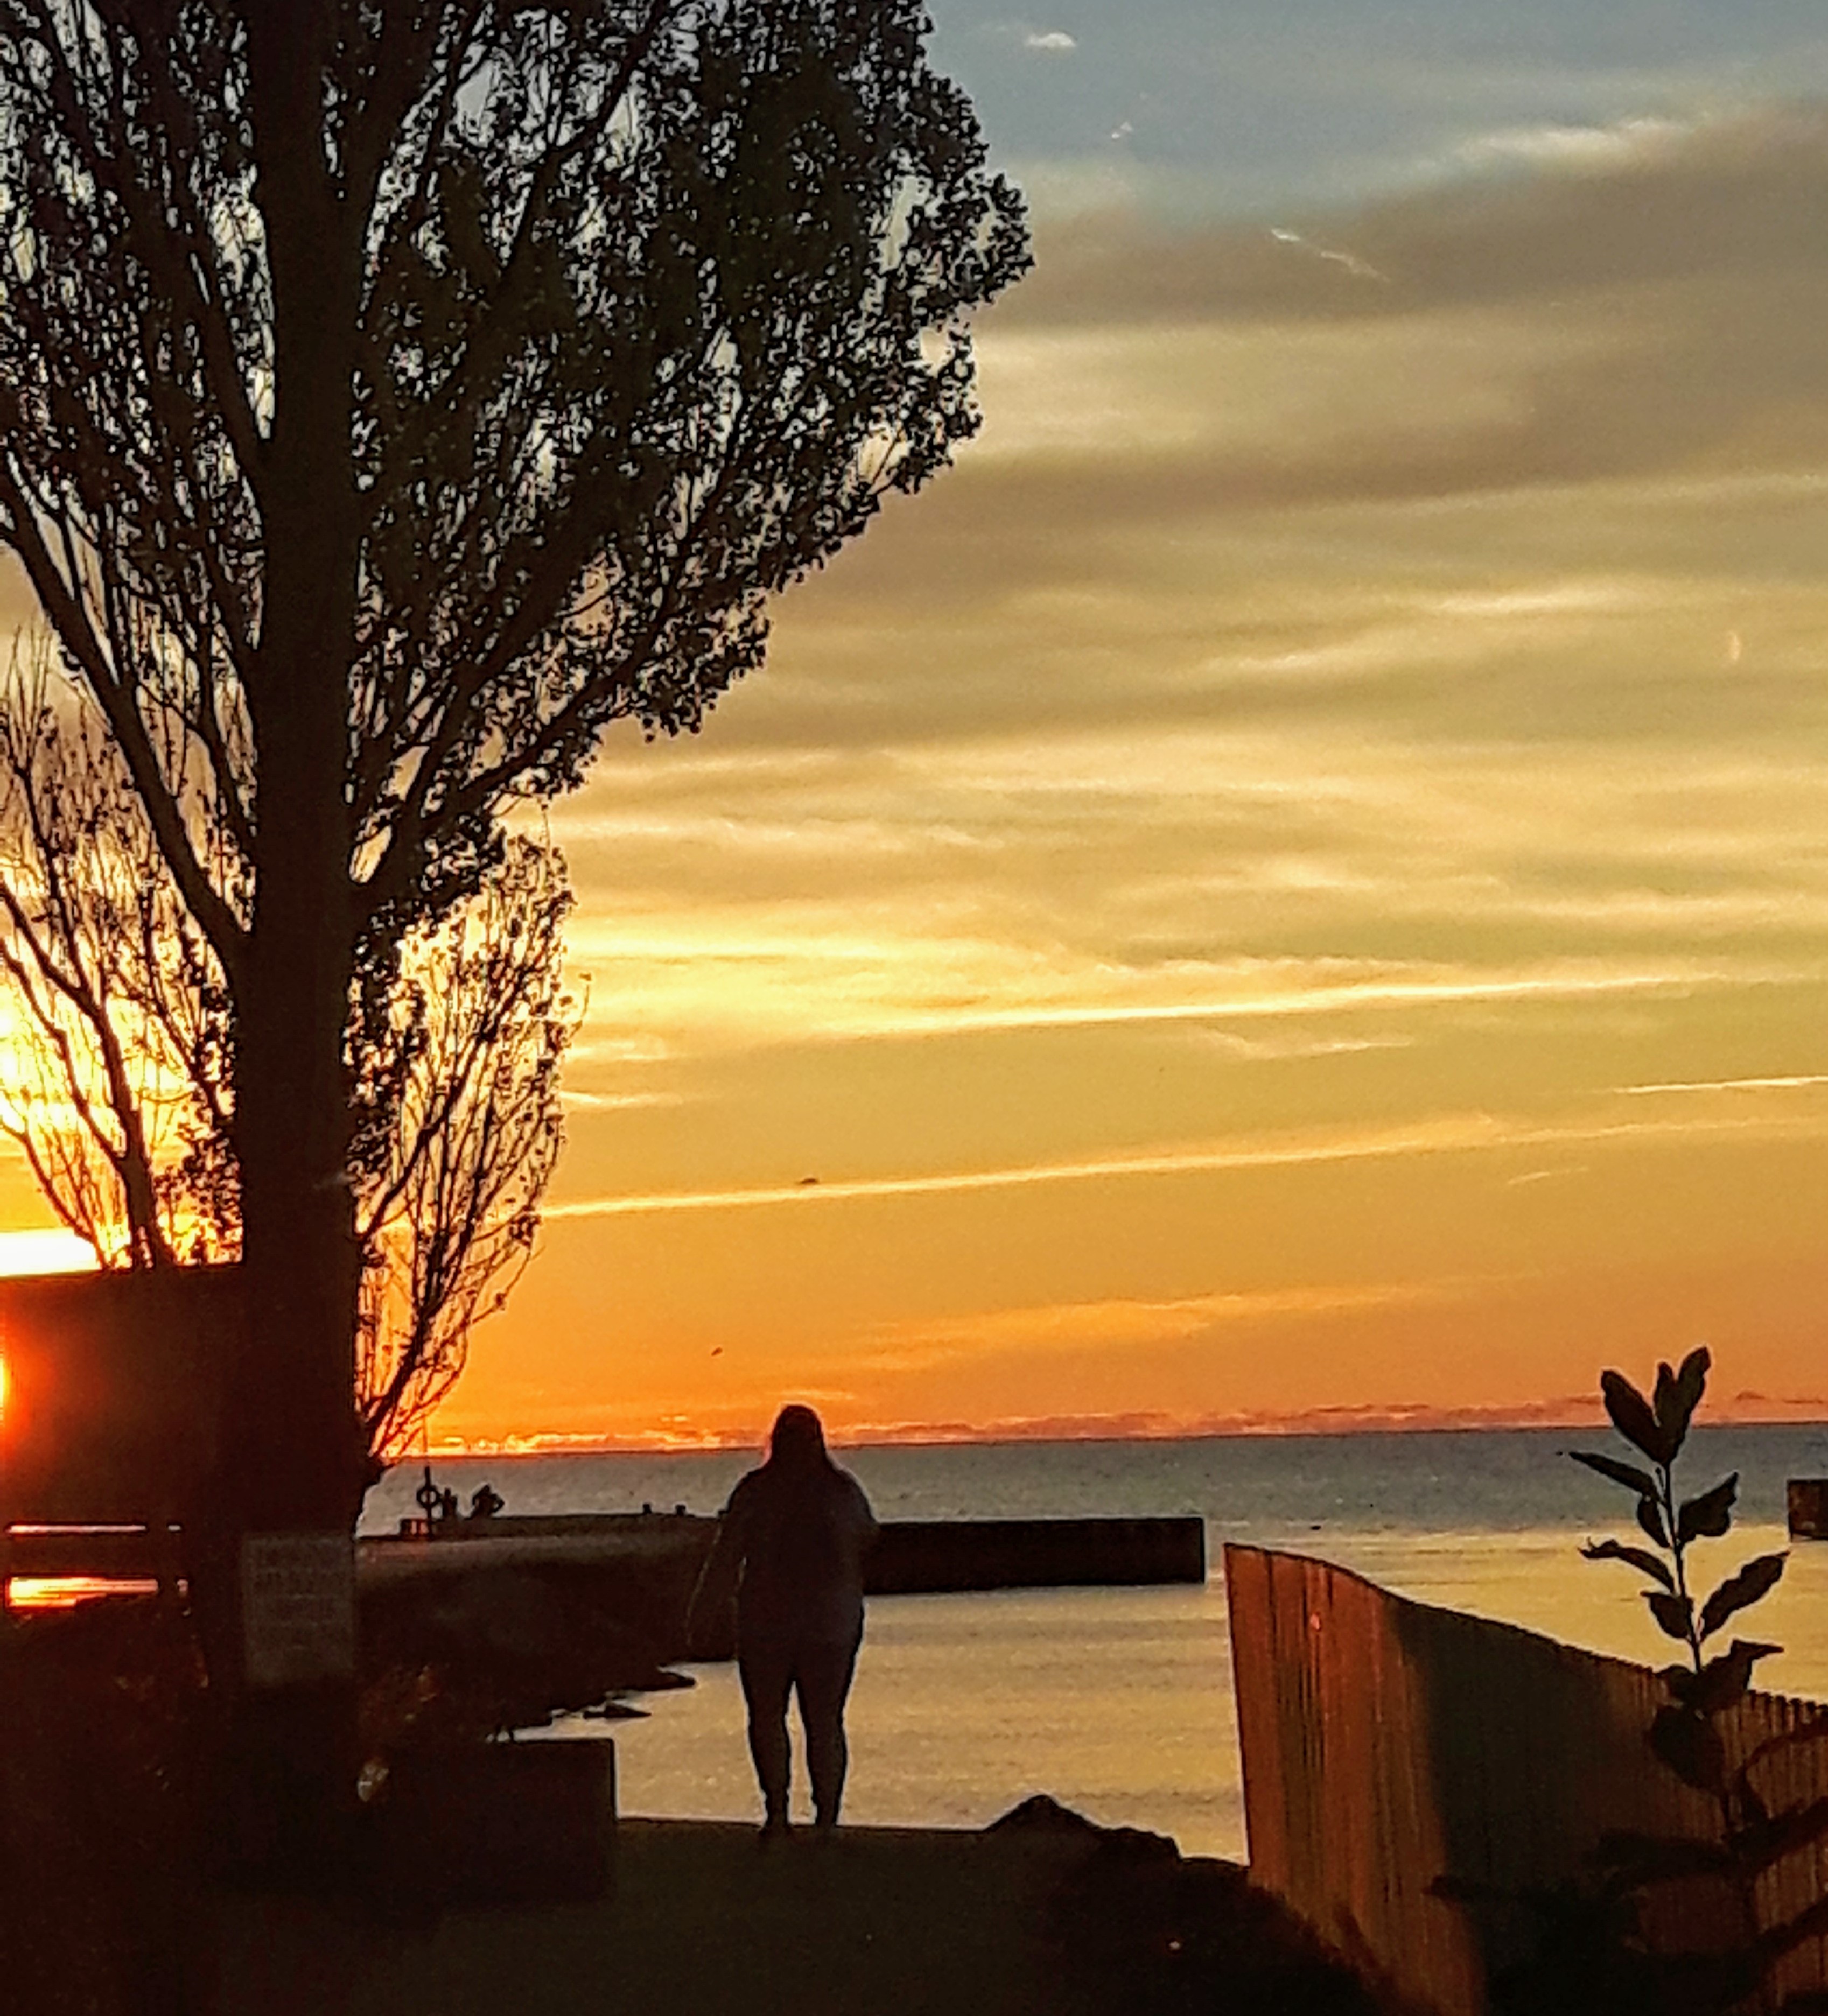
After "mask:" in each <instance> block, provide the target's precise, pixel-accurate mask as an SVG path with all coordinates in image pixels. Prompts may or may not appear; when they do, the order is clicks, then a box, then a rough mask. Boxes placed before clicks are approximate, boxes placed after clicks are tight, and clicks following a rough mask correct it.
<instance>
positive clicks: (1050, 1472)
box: [365, 1426, 1828, 1856]
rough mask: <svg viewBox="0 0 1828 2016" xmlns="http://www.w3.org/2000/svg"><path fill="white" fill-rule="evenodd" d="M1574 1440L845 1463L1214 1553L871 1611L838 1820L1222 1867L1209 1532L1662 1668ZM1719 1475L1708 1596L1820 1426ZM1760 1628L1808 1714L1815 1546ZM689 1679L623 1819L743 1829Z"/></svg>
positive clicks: (859, 1458)
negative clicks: (1112, 1830) (1589, 1543)
mask: <svg viewBox="0 0 1828 2016" xmlns="http://www.w3.org/2000/svg"><path fill="white" fill-rule="evenodd" d="M1577 1447H1585V1448H1599V1449H1613V1453H1618V1454H1622V1453H1624V1452H1623V1450H1622V1449H1621V1448H1620V1447H1619V1446H1618V1445H1617V1444H1616V1443H1615V1442H1613V1438H1610V1436H1609V1435H1605V1434H1603V1433H1599V1432H1595V1433H1587V1434H1583V1433H1581V1432H1580V1431H1574V1430H1569V1429H1552V1430H1541V1429H1527V1430H1487V1431H1482V1432H1480V1433H1476V1434H1409V1435H1339V1436H1321V1435H1311V1436H1310V1435H1304V1436H1291V1437H1286V1438H1229V1437H1228V1438H1213V1439H1208V1440H1202V1441H1196V1442H1041V1443H1034V1442H1029V1443H1001V1444H975V1445H961V1446H955V1445H946V1446H936V1447H925V1448H892V1449H854V1450H850V1451H848V1452H840V1457H841V1460H842V1461H843V1462H844V1463H845V1464H846V1465H847V1466H848V1467H849V1468H851V1469H852V1470H853V1471H855V1472H856V1475H857V1477H858V1478H859V1479H860V1481H861V1482H862V1483H863V1485H864V1489H866V1490H867V1492H869V1494H870V1496H871V1500H872V1501H873V1503H874V1505H875V1507H876V1510H877V1512H878V1516H879V1517H883V1518H885V1519H897V1518H900V1519H946V1518H1083V1517H1098V1516H1100V1515H1103V1516H1120V1515H1123V1516H1131V1517H1136V1516H1146V1515H1151V1514H1177V1513H1189V1512H1191V1513H1197V1514H1199V1515H1200V1516H1201V1517H1203V1518H1204V1519H1205V1521H1206V1529H1207V1535H1208V1552H1209V1558H1210V1562H1211V1575H1210V1579H1209V1580H1208V1582H1207V1583H1206V1586H1205V1587H1204V1588H1203V1589H1195V1588H1185V1589H1176V1588H1168V1589H1061V1590H1045V1591H1022V1590H1017V1591H1010V1592H1006V1593H995V1594H990V1595H978V1596H905V1597H877V1598H875V1599H874V1600H872V1601H871V1604H870V1613H869V1623H868V1627H867V1635H866V1637H865V1640H864V1654H863V1658H862V1660H861V1661H860V1665H859V1668H858V1673H857V1681H856V1691H855V1693H854V1694H853V1697H852V1707H851V1712H850V1717H849V1726H850V1733H851V1754H852V1764H851V1783H850V1790H849V1794H848V1795H847V1799H846V1813H847V1814H848V1816H849V1817H850V1818H852V1819H853V1820H858V1821H875V1822H882V1823H903V1824H914V1825H924V1826H964V1827H979V1826H982V1825H983V1823H985V1822H986V1821H987V1820H993V1819H994V1818H995V1817H996V1816H997V1814H998V1813H1003V1812H1005V1811H1006V1810H1007V1809H1008V1808H1009V1807H1011V1805H1015V1803H1016V1802H1017V1801H1018V1800H1019V1799H1021V1798H1025V1797H1026V1795H1028V1794H1029V1793H1030V1792H1033V1791H1046V1792H1051V1794H1053V1795H1054V1796H1055V1798H1059V1799H1061V1800H1062V1801H1064V1802H1065V1803H1066V1804H1067V1805H1072V1806H1074V1807H1076V1808H1077V1809H1079V1810H1080V1811H1081V1812H1083V1813H1087V1814H1089V1815H1091V1816H1092V1817H1093V1818H1094V1819H1096V1820H1101V1821H1104V1822H1105V1823H1109V1824H1112V1825H1123V1826H1130V1827H1147V1828H1149V1829H1151V1830H1152V1831H1156V1832H1157V1833H1161V1834H1171V1835H1173V1836H1174V1838H1175V1839H1176V1840H1177V1841H1179V1843H1180V1844H1181V1848H1182V1849H1183V1850H1184V1852H1187V1853H1188V1854H1197V1855H1227V1856H1242V1854H1243V1852H1244V1829H1243V1813H1242V1800H1241V1795H1240V1787H1239V1780H1238V1748H1237V1734H1236V1730H1235V1724H1234V1721H1233V1717H1232V1710H1231V1668H1230V1646H1229V1642H1228V1636H1227V1629H1226V1618H1225V1600H1224V1585H1223V1582H1222V1579H1221V1578H1220V1548H1221V1547H1222V1546H1223V1544H1224V1542H1226V1541H1227V1540H1242V1541H1249V1542H1251V1543H1257V1544H1259V1545H1263V1546H1277V1547H1289V1548H1294V1549H1297V1550H1301V1551H1303V1552H1306V1553H1313V1554H1317V1555H1319V1556H1321V1557H1325V1559H1327V1560H1329V1561H1338V1562H1340V1563H1342V1564H1344V1565H1345V1566H1347V1567H1349V1568H1356V1569H1357V1570H1358V1571H1360V1572H1361V1573H1362V1574H1365V1575H1369V1576H1370V1577H1371V1578H1372V1579H1373V1580H1375V1581H1376V1582H1381V1583H1383V1585H1384V1586H1386V1587H1388V1588H1391V1589H1397V1590H1400V1591H1401V1592H1402V1593H1404V1594H1405V1595H1408V1596H1413V1597H1419V1598H1420V1599H1422V1600H1423V1601H1426V1602H1430V1603H1440V1604H1449V1605H1451V1606H1453V1607H1456V1608H1459V1609H1463V1610H1469V1611H1476V1612H1478V1613H1480V1615H1484V1616H1487V1617H1495V1618H1503V1619H1505V1620H1506V1621H1508V1622H1512V1623H1516V1624H1523V1625H1528V1626H1529V1627H1531V1629H1535V1630H1538V1631H1544V1632H1548V1633H1552V1635H1554V1636H1557V1637H1560V1638H1563V1639H1566V1640H1570V1641H1571V1642H1573V1643H1577V1644H1581V1645H1586V1646H1590V1647H1593V1648H1594V1649H1595V1650H1596V1651H1603V1652H1611V1653H1614V1654H1618V1655H1620V1656H1621V1657H1623V1658H1633V1659H1638V1660H1641V1661H1646V1662H1650V1663H1653V1664H1659V1665H1660V1664H1662V1663H1664V1660H1665V1658H1666V1656H1667V1653H1668V1650H1669V1649H1670V1648H1669V1647H1668V1640H1665V1639H1664V1638H1662V1637H1661V1636H1660V1634H1659V1633H1658V1632H1657V1629H1655V1627H1654V1626H1653V1625H1652V1623H1651V1622H1650V1618H1649V1616H1648V1615H1647V1613H1646V1611H1645V1608H1644V1606H1643V1604H1642V1601H1641V1600H1639V1597H1637V1596H1636V1595H1635V1593H1634V1591H1635V1580H1634V1578H1633V1576H1632V1575H1631V1571H1629V1570H1628V1569H1626V1568H1622V1567H1621V1566H1619V1565H1618V1564H1615V1563H1606V1564H1595V1563H1589V1562H1585V1561H1581V1558H1580V1557H1579V1555H1578V1554H1577V1552H1576V1549H1577V1546H1578V1545H1579V1543H1580V1542H1581V1540H1582V1539H1584V1538H1585V1537H1588V1535H1595V1536H1597V1535H1601V1534H1604V1533H1606V1532H1617V1533H1619V1534H1621V1535H1623V1534H1625V1533H1626V1532H1631V1531H1635V1528H1632V1527H1631V1521H1630V1512H1631V1505H1630V1502H1629V1500H1628V1498H1627V1497H1626V1496H1625V1494H1624V1493H1623V1492H1620V1491H1617V1490H1616V1489H1614V1488H1613V1487H1612V1486H1610V1485H1607V1484H1606V1483H1605V1482H1604V1481H1603V1480H1601V1479H1599V1478H1595V1477H1594V1476H1593V1475H1592V1474H1590V1473H1589V1472H1588V1471H1584V1470H1583V1469H1581V1467H1580V1466H1579V1465H1577V1464H1576V1463H1570V1461H1569V1460H1567V1456H1566V1455H1565V1454H1564V1453H1563V1452H1564V1451H1565V1450H1567V1449H1570V1448H1577ZM753 1460H754V1459H753V1458H752V1457H745V1456H740V1455H737V1456H732V1455H722V1454H718V1455H708V1454H702V1453H693V1454H682V1455H672V1456H520V1457H512V1458H494V1459H490V1460H486V1461H485V1460H466V1461H463V1462H450V1463H440V1464H439V1465H438V1478H439V1481H440V1482H441V1483H444V1484H448V1485H450V1486H451V1487H452V1488H453V1489H456V1490H457V1491H458V1492H460V1494H461V1495H463V1496H465V1497H466V1498H467V1496H468V1493H469V1492H471V1490H473V1489H474V1488H475V1486H476V1485H477V1484H478V1483H479V1482H481V1481H482V1479H483V1478H489V1479H490V1480H491V1481H492V1482H493V1483H494V1485H495V1486H496V1489H498V1490H499V1491H500V1492H501V1493H502V1494H503V1496H504V1497H505V1498H506V1499H507V1505H508V1510H510V1511H511V1512H522V1513H533V1512H556V1511H625V1510H639V1509H640V1507H641V1506H642V1505H643V1504H644V1503H648V1504H651V1505H653V1506H654V1507H656V1508H657V1509H665V1510H671V1509H672V1507H674V1506H676V1505H684V1506H686V1507H687V1508H688V1509H689V1510H692V1511H694V1512H710V1511H715V1510H716V1509H717V1507H719V1505H720V1504H721V1503H723V1499H724V1497H725V1496H726V1495H727V1493H728V1492H729V1490H730V1486H731V1485H733V1484H734V1482H735V1481H736V1479H737V1477H738V1476H739V1475H741V1473H742V1471H744V1470H745V1469H746V1468H748V1467H749V1465H750V1463H752V1461H753ZM1732 1470H1736V1471H1739V1472H1740V1508H1741V1510H1740V1524H1738V1525H1736V1527H1735V1528H1734V1531H1733V1532H1732V1535H1731V1536H1730V1537H1729V1538H1728V1539H1725V1540H1720V1541H1714V1542H1711V1543H1704V1546H1703V1547H1702V1549H1701V1550H1700V1557H1701V1577H1702V1579H1703V1581H1704V1582H1707V1583H1710V1584H1711V1582H1712V1581H1713V1580H1714V1579H1717V1577H1718V1575H1720V1574H1722V1573H1724V1572H1725V1570H1726V1569H1727V1568H1729V1567H1730V1566H1731V1565H1732V1564H1734V1563H1736V1561H1739V1560H1740V1559H1742V1558H1743V1557H1746V1556H1747V1555H1750V1554H1751V1553H1760V1552H1763V1551H1765V1550H1768V1549H1770V1548H1773V1547H1779V1546H1783V1545H1784V1544H1785V1535H1784V1533H1783V1486H1784V1480H1785V1479H1786V1478H1788V1477H1799V1476H1828V1426H1802V1427H1790V1426H1786V1427H1761V1428H1712V1429H1698V1430H1696V1432H1695V1433H1694V1435H1693V1436H1692V1437H1691V1438H1690V1442H1689V1454H1688V1455H1687V1456H1686V1458H1685V1467H1684V1474H1686V1477H1687V1479H1688V1481H1689V1487H1690V1489H1692V1490H1700V1489H1704V1488H1706V1486H1707V1485H1711V1484H1712V1483H1714V1481H1717V1479H1718V1478H1719V1477H1720V1476H1721V1475H1722V1474H1725V1472H1726V1471H1732ZM418 1481H419V1472H418V1469H417V1467H416V1465H409V1466H403V1467H402V1468H401V1469H400V1470H398V1471H395V1472H394V1473H393V1474H391V1476H389V1477H388V1478H386V1479H385V1480H384V1481H383V1482H382V1484H381V1485H380V1486H379V1487H377V1489H376V1490H375V1491H374V1492H373V1494H371V1496H370V1503H369V1508H368V1514H367V1517H366V1521H365V1525H366V1528H367V1530H370V1531H385V1530H387V1529H388V1528H391V1525H392V1524H393V1522H394V1521H395V1519H397V1518H398V1517H400V1516H401V1514H403V1513H405V1512H407V1511H409V1510H412V1509H413V1508H412V1506H411V1502H410V1501H411V1497H412V1492H413V1489H414V1487H415V1486H416V1484H417V1483H418ZM1621 1514H1622V1515H1624V1516H1622V1517H1621ZM1757 1629H1758V1636H1761V1637H1763V1638H1768V1639H1772V1640H1777V1641H1779V1642H1780V1643H1782V1644H1783V1646H1784V1647H1785V1651H1784V1653H1783V1656H1782V1657H1781V1658H1776V1659H1772V1660H1770V1661H1767V1662H1766V1663H1765V1665H1763V1666H1762V1667H1761V1669H1760V1676H1761V1684H1762V1685H1764V1686H1765V1687H1771V1688H1773V1689H1776V1690H1779V1691H1782V1692H1785V1693H1790V1694H1810V1695H1819V1696H1823V1697H1828V1543H1823V1544H1821V1545H1818V1546H1812V1545H1810V1544H1809V1543H1802V1544H1801V1545H1800V1546H1797V1549H1796V1550H1794V1553H1793V1556H1792V1558H1791V1561H1790V1568H1789V1571H1788V1572H1787V1575H1786V1576H1785V1579H1784V1580H1783V1583H1782V1584H1781V1585H1780V1586H1779V1589H1777V1591H1776V1593H1775V1594H1774V1595H1773V1596H1772V1597H1770V1598H1769V1600H1768V1601H1767V1602H1766V1603H1765V1604H1764V1605H1763V1606H1761V1608H1760V1610H1759V1611H1758V1621H1757ZM689 1670H691V1671H693V1672H694V1677H695V1678H696V1680H697V1683H698V1684H697V1685H696V1686H695V1687H694V1688H692V1689H691V1690H689V1691H687V1690H682V1691H680V1693H678V1694H665V1695H662V1696H658V1697H649V1698H647V1699H645V1700H644V1701H643V1702H642V1704H641V1705H643V1706H644V1707H646V1708H648V1709H649V1710H650V1713H649V1715H648V1717H647V1719H646V1720H644V1721H639V1722H629V1723H618V1724H617V1725H615V1741H616V1748H617V1761H618V1772H619V1777H620V1786H621V1804H622V1810H623V1811H624V1812H625V1813H654V1814H675V1815H680V1816H698V1817H704V1818H711V1819H719V1818H747V1817H750V1816H752V1814H753V1813H754V1811H755V1790H754V1786H753V1783H752V1780H751V1777H750V1775H749V1767H748V1755H747V1752H746V1751H745V1746H744V1740H743V1726H742V1714H741V1702H740V1698H739V1697H738V1694H737V1687H736V1679H735V1675H734V1671H733V1670H732V1669H730V1668H729V1667H719V1666H710V1667H701V1668H697V1669H689ZM602 1726H603V1725H601V1724H600V1723H590V1724H586V1725H583V1727H585V1728H588V1729H590V1730H593V1731H597V1732H600V1730H601V1729H602ZM802 1796H803V1795H802Z"/></svg>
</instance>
